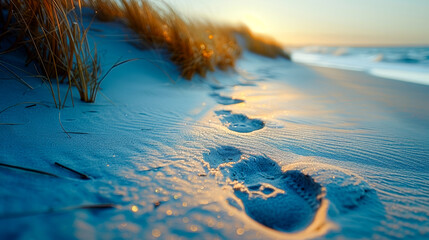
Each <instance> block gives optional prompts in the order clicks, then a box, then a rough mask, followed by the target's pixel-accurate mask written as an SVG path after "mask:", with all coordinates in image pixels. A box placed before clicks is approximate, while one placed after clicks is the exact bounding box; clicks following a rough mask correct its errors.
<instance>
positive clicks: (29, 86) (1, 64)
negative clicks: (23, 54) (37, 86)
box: [0, 62, 34, 89]
mask: <svg viewBox="0 0 429 240" xmlns="http://www.w3.org/2000/svg"><path fill="white" fill-rule="evenodd" d="M0 66H1V67H3V68H4V69H6V71H8V72H9V73H10V74H12V75H13V76H14V77H15V79H16V80H18V82H20V83H22V84H23V85H24V86H26V87H28V88H29V89H34V88H33V87H32V86H31V85H30V84H28V83H27V82H25V81H24V79H22V78H21V77H20V76H18V74H16V73H15V72H14V71H12V70H11V69H10V68H9V67H8V66H6V65H5V64H3V63H2V62H0Z"/></svg>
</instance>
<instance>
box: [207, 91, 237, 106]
mask: <svg viewBox="0 0 429 240" xmlns="http://www.w3.org/2000/svg"><path fill="white" fill-rule="evenodd" d="M210 96H212V97H213V98H214V99H215V100H216V102H217V103H219V104H222V105H232V104H237V103H242V102H244V100H242V99H236V98H231V97H226V96H222V95H220V94H217V93H212V94H210Z"/></svg>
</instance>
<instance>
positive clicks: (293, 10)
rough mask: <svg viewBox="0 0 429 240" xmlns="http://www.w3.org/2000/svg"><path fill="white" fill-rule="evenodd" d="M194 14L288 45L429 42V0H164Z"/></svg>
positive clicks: (375, 44)
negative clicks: (247, 27)
mask: <svg viewBox="0 0 429 240" xmlns="http://www.w3.org/2000/svg"><path fill="white" fill-rule="evenodd" d="M165 2H167V3H168V4H170V5H171V6H172V7H173V8H174V9H176V10H177V11H179V12H180V13H182V14H184V15H185V16H188V17H191V18H194V17H195V18H201V17H203V18H208V19H213V20H215V21H221V22H230V23H245V24H246V25H248V26H249V27H250V28H251V29H252V30H253V31H254V32H257V33H262V34H266V35H270V36H272V37H274V38H275V39H277V40H278V41H279V42H281V43H283V44H285V45H290V46H294V45H334V46H339V45H345V46H356V45H358V46H380V45H408V46H410V45H429V0H165Z"/></svg>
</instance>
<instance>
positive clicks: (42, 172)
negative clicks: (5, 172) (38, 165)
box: [0, 163, 59, 178]
mask: <svg viewBox="0 0 429 240" xmlns="http://www.w3.org/2000/svg"><path fill="white" fill-rule="evenodd" d="M0 166H2V167H7V168H14V169H18V170H22V171H26V172H33V173H38V174H42V175H47V176H51V177H57V178H59V176H57V175H55V174H53V173H48V172H45V171H41V170H37V169H31V168H26V167H20V166H15V165H10V164H6V163H0Z"/></svg>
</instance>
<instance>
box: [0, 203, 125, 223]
mask: <svg viewBox="0 0 429 240" xmlns="http://www.w3.org/2000/svg"><path fill="white" fill-rule="evenodd" d="M118 207H119V206H118V205H116V204H113V203H96V204H86V205H79V206H71V207H63V208H54V209H49V210H46V211H33V212H21V213H11V214H6V215H0V219H9V218H19V217H29V216H37V215H43V214H54V213H65V212H69V211H75V210H105V209H115V208H118Z"/></svg>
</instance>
